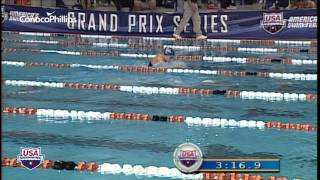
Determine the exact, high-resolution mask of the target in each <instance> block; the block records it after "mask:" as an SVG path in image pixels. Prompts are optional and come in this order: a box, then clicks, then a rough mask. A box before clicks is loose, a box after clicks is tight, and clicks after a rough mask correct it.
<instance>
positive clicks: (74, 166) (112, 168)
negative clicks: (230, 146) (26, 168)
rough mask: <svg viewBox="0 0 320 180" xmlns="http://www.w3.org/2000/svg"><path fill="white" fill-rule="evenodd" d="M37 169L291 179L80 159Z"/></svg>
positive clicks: (6, 163) (8, 163) (217, 179)
mask: <svg viewBox="0 0 320 180" xmlns="http://www.w3.org/2000/svg"><path fill="white" fill-rule="evenodd" d="M1 160H2V167H11V168H22V165H21V163H20V162H17V159H16V158H7V157H4V158H2V159H1ZM37 169H52V170H60V171H61V170H67V171H87V172H97V173H100V174H120V173H122V174H124V175H135V176H140V177H141V176H143V177H146V178H147V177H168V178H173V179H198V180H199V179H202V180H289V179H288V178H286V177H275V176H269V177H266V178H264V177H263V176H261V175H257V174H254V175H253V174H241V173H211V172H210V173H197V174H184V173H181V172H180V171H179V170H178V169H176V168H168V167H156V166H147V167H143V166H141V165H130V164H123V165H122V166H121V165H120V164H110V163H102V164H97V163H95V162H89V163H87V162H85V161H80V162H78V163H76V162H74V161H53V160H49V159H46V160H44V161H43V163H41V165H40V166H38V167H37Z"/></svg>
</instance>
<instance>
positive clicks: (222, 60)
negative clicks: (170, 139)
mask: <svg viewBox="0 0 320 180" xmlns="http://www.w3.org/2000/svg"><path fill="white" fill-rule="evenodd" d="M2 52H3V53H12V52H33V53H34V52H37V53H58V54H63V55H75V56H80V55H81V56H109V57H127V58H143V59H146V58H153V57H155V56H156V55H155V54H135V53H132V54H130V53H120V52H119V51H103V52H96V51H60V50H46V49H27V48H2ZM175 59H176V60H178V61H207V62H210V63H229V62H234V63H240V64H286V65H287V64H292V65H316V64H317V60H309V59H305V60H303V59H279V58H250V57H248V58H243V57H242V58H241V57H213V56H197V55H190V56H188V55H187V56H186V55H178V56H175Z"/></svg>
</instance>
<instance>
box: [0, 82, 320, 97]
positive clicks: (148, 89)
mask: <svg viewBox="0 0 320 180" xmlns="http://www.w3.org/2000/svg"><path fill="white" fill-rule="evenodd" d="M2 83H3V84H4V85H9V86H31V87H48V88H65V89H67V88H68V89H69V88H71V89H95V90H112V91H122V92H130V93H135V94H148V95H151V94H166V95H178V94H179V95H203V96H211V95H223V96H226V97H239V98H241V99H250V100H252V99H258V100H264V101H271V102H274V101H308V102H309V101H317V99H318V95H317V94H303V93H300V94H298V93H280V92H261V91H237V90H212V89H196V88H187V87H184V88H171V87H152V86H121V85H108V84H92V83H89V84H85V83H72V82H48V81H25V80H4V79H3V80H2Z"/></svg>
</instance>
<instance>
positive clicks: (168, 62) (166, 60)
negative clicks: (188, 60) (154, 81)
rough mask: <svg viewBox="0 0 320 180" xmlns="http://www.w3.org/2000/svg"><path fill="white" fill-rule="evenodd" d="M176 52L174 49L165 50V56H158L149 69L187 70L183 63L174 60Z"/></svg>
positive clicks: (150, 63)
mask: <svg viewBox="0 0 320 180" xmlns="http://www.w3.org/2000/svg"><path fill="white" fill-rule="evenodd" d="M174 57H175V52H174V50H173V49H172V48H165V49H164V51H163V54H157V55H156V56H155V57H154V58H152V59H151V61H149V64H148V66H149V67H166V68H185V67H186V65H185V64H184V63H183V62H181V61H176V60H174Z"/></svg>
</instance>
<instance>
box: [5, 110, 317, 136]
mask: <svg viewBox="0 0 320 180" xmlns="http://www.w3.org/2000/svg"><path fill="white" fill-rule="evenodd" d="M2 112H3V113H8V114H24V115H36V116H38V117H46V118H48V117H51V118H70V119H79V120H109V119H112V120H141V121H159V122H171V123H185V124H186V125H188V126H204V127H221V128H226V127H230V128H257V129H264V128H272V129H279V130H295V131H317V126H315V125H310V124H295V123H284V122H265V121H260V120H259V121H256V120H235V119H226V118H218V117H214V118H201V117H188V116H176V115H173V116H160V115H150V114H136V113H122V112H121V113H119V112H96V111H77V110H63V109H57V110H55V109H36V108H25V107H23V108H21V107H19V108H18V107H5V108H3V109H2Z"/></svg>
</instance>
